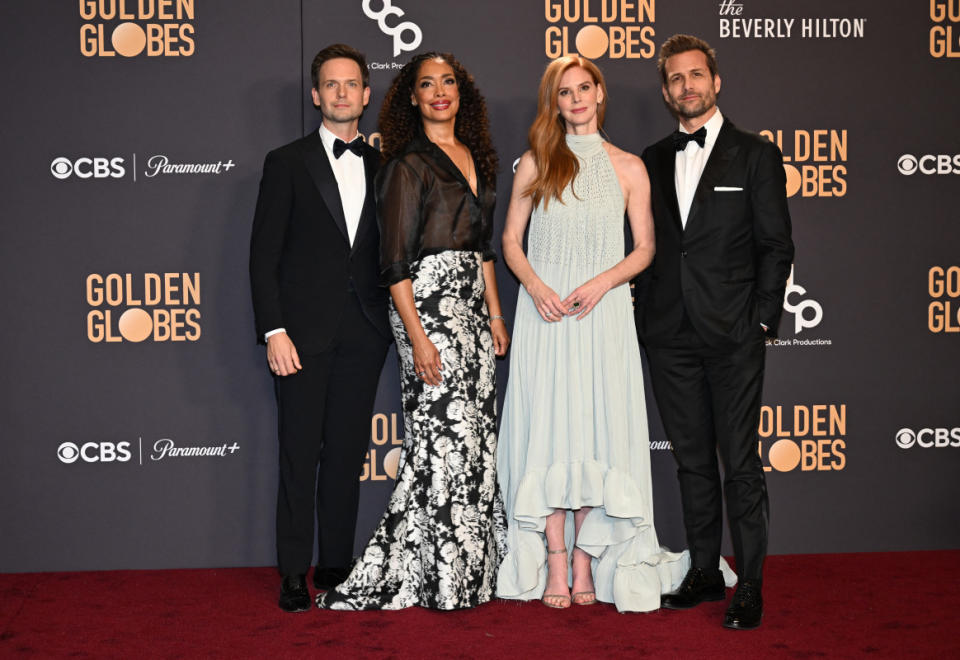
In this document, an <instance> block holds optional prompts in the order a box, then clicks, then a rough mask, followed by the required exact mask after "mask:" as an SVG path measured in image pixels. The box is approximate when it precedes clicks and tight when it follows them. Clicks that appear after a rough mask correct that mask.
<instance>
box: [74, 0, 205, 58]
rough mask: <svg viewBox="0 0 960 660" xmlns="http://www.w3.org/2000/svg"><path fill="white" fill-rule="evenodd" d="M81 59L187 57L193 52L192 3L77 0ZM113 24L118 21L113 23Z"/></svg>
mask: <svg viewBox="0 0 960 660" xmlns="http://www.w3.org/2000/svg"><path fill="white" fill-rule="evenodd" d="M79 11H80V18H81V19H82V20H84V21H88V22H86V23H84V24H83V25H81V26H80V53H81V54H82V55H83V56H84V57H115V56H117V55H121V56H123V57H136V56H138V55H140V54H146V55H147V56H148V57H189V56H190V55H193V54H194V52H195V51H196V42H195V35H196V30H195V27H194V25H193V24H192V22H191V21H193V20H195V18H196V7H195V2H194V0H80V3H79ZM116 21H120V22H119V23H117V22H116Z"/></svg>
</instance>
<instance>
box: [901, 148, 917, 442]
mask: <svg viewBox="0 0 960 660" xmlns="http://www.w3.org/2000/svg"><path fill="white" fill-rule="evenodd" d="M897 169H898V170H900V174H906V175H907V176H910V175H911V174H916V172H917V158H916V157H915V156H911V155H910V154H904V155H902V156H900V160H898V161H897ZM897 437H899V435H898V436H897Z"/></svg>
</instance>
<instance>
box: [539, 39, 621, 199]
mask: <svg viewBox="0 0 960 660" xmlns="http://www.w3.org/2000/svg"><path fill="white" fill-rule="evenodd" d="M576 66H579V67H582V68H583V69H584V70H585V71H586V72H587V73H589V74H590V77H591V78H593V83H594V84H595V85H596V86H597V87H598V88H599V89H600V90H602V91H603V101H604V102H603V103H601V104H600V105H599V107H598V108H597V128H603V118H604V116H605V115H606V107H607V104H606V101H607V99H608V98H609V96H608V95H607V83H606V81H605V80H604V79H603V74H602V73H601V72H600V69H598V68H597V65H596V64H594V63H593V62H591V61H590V60H588V59H586V58H583V57H580V56H579V55H567V56H565V57H558V58H557V59H555V60H553V61H552V62H550V64H548V65H547V69H546V71H544V72H543V78H541V79H540V90H539V91H538V92H537V116H536V118H535V119H534V120H533V125H532V126H530V133H529V135H528V139H529V141H530V150H531V151H532V152H533V160H534V162H535V163H536V165H537V176H536V178H535V179H534V180H533V182H532V183H531V184H530V186H529V187H528V188H527V189H526V190H525V191H524V194H525V195H530V196H531V198H532V199H533V205H534V206H537V205H538V204H540V202H541V201H542V202H543V203H544V208H546V207H547V206H548V205H549V204H550V200H552V199H554V198H555V199H557V200H558V201H559V202H560V203H561V204H562V203H563V199H562V196H563V190H564V188H566V187H567V185H568V184H569V183H570V182H571V181H573V179H574V177H575V176H577V173H578V172H579V171H580V163H579V161H578V160H577V157H576V156H575V155H574V153H573V152H572V151H570V148H569V147H568V146H567V140H566V137H565V135H566V133H567V126H566V123H565V122H564V120H563V117H561V116H560V110H559V109H558V106H557V95H558V93H559V90H560V79H561V78H562V77H563V74H565V73H566V72H567V71H569V70H570V69H572V68H573V67H576Z"/></svg>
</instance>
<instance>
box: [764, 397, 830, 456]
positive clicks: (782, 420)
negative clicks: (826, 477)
mask: <svg viewBox="0 0 960 660" xmlns="http://www.w3.org/2000/svg"><path fill="white" fill-rule="evenodd" d="M758 430H759V435H760V437H761V438H772V439H773V440H772V441H771V442H770V443H769V445H768V446H767V447H766V453H764V451H765V445H764V441H763V440H762V439H761V441H760V442H759V444H758V446H757V452H758V453H759V455H760V457H761V458H763V457H764V456H766V458H767V463H768V465H764V468H763V469H764V471H766V472H770V471H772V470H776V471H777V472H790V471H791V470H794V469H796V468H797V467H799V468H800V470H801V472H808V471H818V472H823V471H837V470H842V469H844V468H845V467H846V464H847V462H846V456H845V451H846V447H847V444H846V440H845V439H844V438H845V436H846V435H847V406H846V404H814V405H794V406H793V407H792V410H791V409H790V407H789V406H762V407H761V408H760V426H759V429H758Z"/></svg>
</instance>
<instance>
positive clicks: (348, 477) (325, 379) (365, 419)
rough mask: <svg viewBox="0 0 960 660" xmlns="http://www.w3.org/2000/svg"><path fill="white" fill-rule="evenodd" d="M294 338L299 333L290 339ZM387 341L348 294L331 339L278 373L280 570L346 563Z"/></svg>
mask: <svg viewBox="0 0 960 660" xmlns="http://www.w3.org/2000/svg"><path fill="white" fill-rule="evenodd" d="M292 339H293V340H294V342H296V338H292ZM388 346H389V342H388V340H387V339H386V338H385V337H383V335H381V334H380V333H379V332H377V330H376V329H375V328H374V327H373V325H372V324H371V323H370V322H369V321H368V320H367V318H366V317H365V316H364V314H363V310H362V308H361V307H360V302H359V300H358V299H357V297H356V296H349V297H348V303H347V305H346V306H345V308H344V310H343V317H342V319H341V323H340V327H339V329H338V331H337V334H336V337H335V338H334V340H333V342H331V344H330V346H329V347H328V348H327V349H326V350H325V351H323V352H322V353H319V354H316V355H301V356H300V364H301V365H302V366H303V369H302V370H300V371H299V372H297V373H295V374H293V375H290V376H282V377H281V376H276V377H275V380H274V382H275V391H276V396H277V408H278V421H279V432H280V433H279V435H280V482H279V493H278V496H277V560H278V565H279V569H280V573H281V574H283V575H298V574H305V573H306V572H307V570H308V569H309V567H310V563H311V559H312V558H313V539H314V514H316V539H317V545H318V548H319V554H318V559H317V565H318V566H320V567H325V568H341V567H347V566H349V565H350V563H351V562H352V560H353V537H354V534H355V532H356V525H357V508H358V506H359V501H360V471H361V467H362V464H363V459H364V455H365V453H366V450H367V446H368V445H369V441H370V418H371V415H372V413H373V406H374V403H375V399H376V395H377V383H378V382H379V379H380V370H381V368H382V367H383V361H384V358H385V357H386V353H387V348H388Z"/></svg>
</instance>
